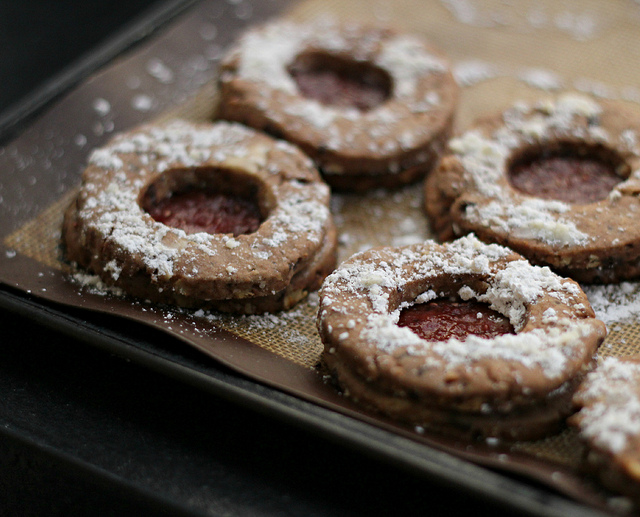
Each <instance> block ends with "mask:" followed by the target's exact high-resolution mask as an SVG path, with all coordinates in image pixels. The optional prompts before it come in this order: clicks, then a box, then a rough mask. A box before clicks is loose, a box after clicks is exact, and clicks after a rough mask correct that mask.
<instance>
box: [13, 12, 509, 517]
mask: <svg viewBox="0 0 640 517" xmlns="http://www.w3.org/2000/svg"><path fill="white" fill-rule="evenodd" d="M159 3H160V2H158V1H155V2H154V1H152V0H130V1H129V2H115V1H113V0H103V1H101V2H98V1H90V0H83V1H80V0H60V1H56V2H50V1H47V0H40V1H36V0H32V1H30V2H17V1H10V0H5V1H3V2H0V48H2V52H0V77H2V81H1V82H0V112H2V111H6V110H8V109H9V108H10V107H12V106H15V105H16V103H18V102H19V101H22V100H24V99H25V98H26V97H28V95H29V94H30V93H31V92H32V91H34V90H36V89H38V88H39V87H41V86H42V85H43V83H44V82H45V81H47V80H48V79H49V78H51V77H52V76H54V75H56V74H58V73H60V72H61V71H62V70H64V68H65V67H67V66H69V65H71V64H73V63H74V62H75V61H76V60H78V59H79V58H81V57H82V56H83V55H85V53H87V52H91V51H92V50H93V49H95V48H96V47H97V45H99V44H100V43H102V42H104V41H105V39H106V38H108V37H109V36H110V35H111V34H113V33H114V32H115V31H118V30H120V29H122V28H123V27H124V26H126V24H127V23H128V22H129V21H130V20H131V19H133V18H134V17H136V16H140V15H141V13H144V11H145V9H148V8H150V7H154V5H157V4H159ZM0 328H1V329H2V338H0V342H1V343H2V346H0V515H48V516H51V515H128V514H134V513H135V514H136V515H182V514H184V515H200V514H203V515H205V514H206V515H243V516H244V515H265V516H266V515H274V516H276V515H278V516H280V515H304V516H340V515H364V514H376V515H390V514H394V515H401V514H407V515H412V514H420V515H422V514H428V515H434V516H435V515H481V514H491V515H496V514H499V515H507V514H508V513H509V512H507V510H505V509H504V508H500V507H497V506H493V505H491V504H490V503H488V502H486V501H483V500H481V499H479V498H477V497H472V496H471V495H468V494H465V493H462V492H460V491H459V490H456V488H455V487H446V486H443V485H441V484H440V483H438V482H434V481H433V480H431V479H425V478H424V477H422V476H420V475H417V474H415V473H412V472H408V471H405V470H403V469H402V468H399V467H397V466H394V465H391V464H389V463H387V462H382V461H380V460H378V459H376V458H371V457H368V456H367V455H366V454H363V453H361V452H359V451H356V450H353V449H352V448H350V447H348V446H346V445H344V444H341V443H337V442H335V441H331V440H328V439H324V438H323V437H321V436H317V435H316V434H314V433H312V432H310V431H309V430H307V429H304V428H301V427H299V426H296V425H293V424H291V423H288V422H283V421H282V420H280V419H278V418H273V417H271V416H269V415H266V414H264V413H258V412H256V411H254V410H252V409H250V408H246V407H241V406H239V405H237V404H235V403H234V402H232V401H228V400H223V399H222V398H218V397H216V396H214V395H211V394H207V393H203V392H202V391H200V390H198V389H197V388H195V387H192V386H188V385H185V384H183V383H181V382H180V381H178V380H174V379H171V378H168V377H166V376H163V375H161V374H159V373H156V372H153V371H150V370H148V369H146V368H144V367H142V366H140V365H138V364H135V363H133V362H129V361H126V360H123V359H122V358H120V357H116V356H113V355H110V354H109V353H107V352H105V351H104V350H101V349H99V348H94V347H91V346H87V344H86V343H83V342H80V341H77V340H75V339H73V338H71V337H69V336H68V335H65V334H63V333H59V332H56V331H53V330H51V329H50V328H49V327H47V326H45V325H40V324H37V323H34V322H33V321H32V320H31V319H30V318H28V317H27V316H22V315H19V314H15V313H13V312H11V311H5V310H0Z"/></svg>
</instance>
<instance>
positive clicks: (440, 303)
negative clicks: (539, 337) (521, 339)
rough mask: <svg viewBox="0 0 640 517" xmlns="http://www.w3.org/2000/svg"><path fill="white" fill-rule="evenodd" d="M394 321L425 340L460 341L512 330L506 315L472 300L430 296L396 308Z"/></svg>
mask: <svg viewBox="0 0 640 517" xmlns="http://www.w3.org/2000/svg"><path fill="white" fill-rule="evenodd" d="M398 325H400V326H401V327H408V328H409V329H411V330H412V331H413V332H414V333H416V334H417V335H418V336H420V337H421V338H422V339H425V340H427V341H447V340H449V339H450V338H456V339H459V340H461V341H464V340H465V339H466V338H467V336H469V335H474V336H479V337H483V338H494V337H496V336H501V335H503V334H513V333H514V330H513V326H512V325H511V323H510V322H509V320H508V319H507V318H505V317H504V316H503V315H502V314H500V313H498V312H496V311H494V310H493V309H491V308H490V307H489V306H488V305H487V304H485V303H481V302H476V301H468V302H455V301H449V300H433V301H430V302H427V303H422V304H416V305H412V306H411V307H409V308H407V309H404V310H402V311H401V312H400V320H399V322H398Z"/></svg>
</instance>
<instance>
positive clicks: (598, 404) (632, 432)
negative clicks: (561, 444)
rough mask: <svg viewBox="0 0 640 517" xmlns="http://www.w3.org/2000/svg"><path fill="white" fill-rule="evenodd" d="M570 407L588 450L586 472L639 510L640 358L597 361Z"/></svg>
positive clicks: (573, 420)
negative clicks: (574, 405)
mask: <svg viewBox="0 0 640 517" xmlns="http://www.w3.org/2000/svg"><path fill="white" fill-rule="evenodd" d="M574 402H575V404H576V406H577V407H578V408H579V409H580V410H579V412H578V413H576V414H575V415H573V416H572V417H571V418H570V419H569V423H570V424H571V425H573V426H575V427H576V428H577V429H578V430H579V432H580V437H581V438H582V439H583V441H584V442H585V444H586V445H587V450H588V452H587V456H586V461H587V467H588V468H589V470H591V471H592V472H593V473H594V474H595V475H596V476H598V477H599V478H600V480H601V481H602V484H603V485H604V486H606V487H607V488H609V489H610V490H612V491H613V492H615V493H619V494H622V495H626V496H629V497H631V498H632V499H633V501H634V502H635V504H636V505H640V356H630V357H606V358H603V359H601V360H600V362H599V364H598V366H597V368H596V369H595V370H594V371H593V372H591V373H589V374H588V375H587V376H586V378H585V380H584V381H583V383H582V385H581V386H580V388H579V389H578V390H577V392H576V394H575V396H574Z"/></svg>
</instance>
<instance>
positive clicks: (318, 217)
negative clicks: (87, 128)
mask: <svg viewBox="0 0 640 517" xmlns="http://www.w3.org/2000/svg"><path fill="white" fill-rule="evenodd" d="M329 195H330V192H329V188H328V187H327V186H326V184H325V183H324V182H323V181H322V180H321V178H320V176H319V174H318V171H317V169H315V168H314V166H313V164H312V162H311V160H310V159H309V158H308V157H306V156H305V155H304V154H303V153H301V152H300V151H299V150H298V149H296V148H295V147H294V146H292V145H291V144H289V143H286V142H282V141H276V140H274V139H272V138H270V137H268V136H266V135H263V134H260V133H258V132H256V131H254V130H252V129H250V128H245V127H243V126H240V125H238V124H233V123H228V122H219V123H215V124H193V123H189V122H186V121H172V122H169V123H166V124H161V125H147V126H143V127H141V128H137V129H135V130H132V131H130V132H128V133H124V134H121V135H118V136H116V137H115V138H114V139H113V140H112V141H111V142H109V143H108V144H107V145H106V146H105V147H103V148H101V149H97V150H95V151H94V152H93V153H92V154H91V156H90V158H89V164H88V167H87V168H86V170H85V171H84V173H83V176H82V185H81V187H80V191H79V193H78V196H77V198H76V199H75V200H74V201H73V203H72V204H71V205H70V206H69V208H68V210H67V211H66V214H65V219H64V225H63V241H64V244H65V246H66V254H67V258H68V260H69V261H72V262H76V263H77V264H79V265H80V266H81V267H83V268H86V269H88V270H90V271H92V272H94V273H96V274H97V275H99V276H100V278H101V279H102V280H103V281H104V282H105V283H106V284H108V285H113V286H116V287H119V288H122V289H123V290H124V291H125V292H127V293H128V294H130V295H132V296H135V297H137V298H141V299H144V300H150V301H152V302H157V303H163V304H171V305H176V306H180V307H201V308H211V309H216V310H220V311H225V312H237V313H259V312H265V311H276V310H280V309H287V308H289V307H291V306H293V305H294V304H295V303H296V302H298V301H299V300H301V299H302V298H304V297H305V296H306V295H307V293H308V292H309V291H312V290H316V289H318V288H319V287H320V284H321V282H322V280H323V279H324V277H325V276H326V275H327V274H328V273H329V272H330V271H331V270H332V269H333V268H334V266H335V261H336V230H335V227H334V224H333V220H332V217H331V214H330V212H329V208H328V203H329Z"/></svg>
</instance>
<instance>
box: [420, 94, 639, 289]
mask: <svg viewBox="0 0 640 517" xmlns="http://www.w3.org/2000/svg"><path fill="white" fill-rule="evenodd" d="M639 135H640V118H639V117H638V116H637V115H632V114H631V113H630V112H629V110H623V109H622V107H621V106H620V105H618V104H613V103H610V102H604V101H595V100H593V99H591V98H588V97H586V96H581V95H576V94H565V95H562V96H559V97H557V98H555V99H552V100H545V101H540V102H537V103H533V104H517V105H515V106H513V107H512V108H511V109H508V110H506V111H505V112H504V113H500V114H498V115H496V116H493V117H489V118H487V119H483V120H481V121H479V122H477V124H475V125H474V126H473V127H471V128H470V129H468V130H467V131H466V132H465V133H463V134H462V135H460V136H458V137H456V138H454V139H452V140H451V142H450V144H449V150H448V152H447V153H446V156H444V157H443V159H442V161H441V163H440V166H439V167H438V168H437V170H436V171H434V173H433V174H432V175H431V176H430V177H429V178H428V179H427V181H426V182H425V208H426V211H427V213H428V215H429V217H430V220H431V222H432V226H433V229H434V231H435V232H436V234H437V235H438V237H439V238H440V239H442V240H448V239H452V238H454V237H455V236H460V235H464V234H466V233H469V232H474V233H475V234H476V235H477V236H478V237H479V238H480V239H482V240H483V241H486V242H494V243H499V244H503V245H506V246H509V247H510V248H512V249H514V250H516V251H517V252H519V253H521V254H522V255H524V256H525V257H527V259H529V260H530V261H531V262H532V263H535V264H538V265H548V266H550V267H551V268H553V269H554V270H555V271H556V272H558V273H559V274H562V275H565V276H570V277H572V278H574V279H575V280H578V281H580V282H587V283H589V282H594V283H609V282H616V281H619V280H622V279H631V278H637V277H639V276H640V225H638V224H637V220H638V217H639V215H640V201H639V199H638V194H639V193H640V145H639V144H640V142H639Z"/></svg>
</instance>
